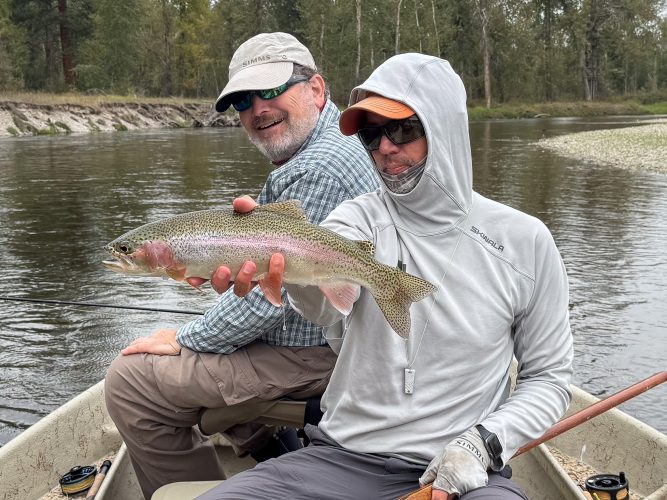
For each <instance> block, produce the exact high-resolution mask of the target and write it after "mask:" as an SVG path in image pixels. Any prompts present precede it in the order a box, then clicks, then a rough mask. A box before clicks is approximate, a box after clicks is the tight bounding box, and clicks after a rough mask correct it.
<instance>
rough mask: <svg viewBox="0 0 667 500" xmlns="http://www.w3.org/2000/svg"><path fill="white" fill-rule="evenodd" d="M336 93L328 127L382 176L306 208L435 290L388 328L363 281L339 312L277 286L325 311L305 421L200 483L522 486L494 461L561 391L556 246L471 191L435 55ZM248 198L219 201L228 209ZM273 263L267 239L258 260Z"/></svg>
mask: <svg viewBox="0 0 667 500" xmlns="http://www.w3.org/2000/svg"><path fill="white" fill-rule="evenodd" d="M350 103H351V107H350V108H348V109H347V110H346V111H345V112H343V114H342V116H341V119H340V126H341V130H342V131H343V133H345V134H348V135H349V134H352V133H358V135H359V138H360V139H361V141H362V143H363V144H364V145H365V147H366V149H367V150H368V151H369V154H370V155H371V157H372V158H373V161H374V163H375V166H376V170H377V171H378V173H379V174H380V176H381V177H382V179H383V181H384V186H383V188H382V189H381V190H379V191H376V192H374V193H369V194H366V195H362V196H360V197H358V198H355V199H354V200H351V201H347V202H344V203H343V204H342V205H340V206H339V207H338V208H336V209H335V210H334V211H333V212H332V213H331V214H330V215H329V216H328V217H327V218H326V220H325V221H324V222H323V223H322V225H323V226H325V227H327V228H329V229H331V230H333V231H336V232H337V233H339V234H341V235H343V236H345V237H347V238H350V239H352V240H368V241H371V242H373V244H374V246H375V258H376V259H377V260H378V261H380V262H382V263H385V264H389V265H392V266H396V265H398V266H399V267H403V268H404V269H405V270H406V271H407V272H408V273H410V274H413V275H415V276H419V277H421V278H423V279H426V280H428V281H430V282H431V283H433V284H435V285H437V288H438V291H437V292H435V293H434V294H433V295H431V296H430V297H427V298H426V299H424V300H422V301H420V302H417V303H414V304H413V305H412V307H411V310H410V313H411V317H412V328H411V333H410V336H409V338H408V339H403V338H401V337H399V336H398V335H397V334H396V333H395V332H394V331H393V330H392V329H391V327H390V326H389V324H388V323H387V322H386V320H385V319H384V316H383V314H382V312H381V311H380V309H379V308H378V306H377V304H376V303H375V301H374V299H373V297H372V296H371V295H370V293H369V292H368V291H367V290H366V289H357V293H356V296H357V297H358V298H357V300H356V301H355V302H354V307H353V309H352V312H351V313H350V314H348V315H344V314H343V313H341V312H339V311H338V310H337V309H336V308H335V307H334V306H333V305H332V304H331V303H330V302H329V301H328V300H327V299H326V297H325V296H324V295H323V294H322V293H321V292H320V291H319V290H318V288H317V287H306V288H304V287H299V286H294V285H286V288H287V291H288V294H289V299H290V303H291V304H292V305H293V307H294V308H295V309H296V310H297V311H299V312H300V313H301V314H303V316H304V317H306V318H308V319H309V320H311V321H313V322H315V323H317V324H320V325H323V326H327V327H328V329H327V339H328V341H329V343H330V345H331V346H332V347H333V348H334V349H335V350H337V351H338V352H339V356H338V361H337V363H336V366H335V368H334V371H333V374H332V377H331V381H330V382H329V386H328V388H327V390H326V392H325V394H324V396H323V398H322V410H323V411H324V417H323V418H322V421H321V422H320V424H319V427H317V428H315V427H309V428H308V429H307V432H308V433H309V436H310V437H311V440H312V442H313V445H311V446H309V447H307V448H304V449H302V450H299V451H296V452H293V453H289V454H287V455H284V456H282V457H280V458H278V459H275V460H271V461H269V462H266V463H264V464H260V465H258V466H257V467H255V468H254V469H253V470H251V471H247V472H245V473H242V474H239V475H237V476H235V477H234V478H232V479H230V480H228V481H225V482H224V483H222V484H221V485H219V486H217V487H216V488H214V489H212V490H210V491H209V492H207V493H206V494H205V495H204V496H203V497H202V498H207V499H208V498H250V497H264V498H337V499H340V498H383V499H384V498H386V499H396V498H397V497H398V496H400V495H402V494H405V493H407V492H409V491H411V490H414V489H415V488H417V487H418V485H419V484H422V485H424V484H429V483H433V497H432V498H434V499H448V498H455V496H456V495H462V496H463V498H464V499H473V498H474V499H480V498H507V499H510V498H524V497H523V495H522V493H521V492H520V491H519V490H518V488H517V487H516V485H515V484H514V483H512V482H511V481H510V480H508V479H506V478H505V477H503V476H506V475H507V474H502V475H501V474H499V473H498V472H499V471H501V470H503V468H504V467H505V464H506V463H507V461H508V460H509V459H510V458H511V457H512V455H513V454H514V453H515V452H516V451H517V450H518V449H519V448H520V447H521V446H522V445H524V444H526V443H528V442H529V441H531V440H533V439H535V438H537V437H539V436H541V435H542V434H543V433H544V432H545V431H546V430H548V429H549V427H550V426H551V425H553V424H554V423H555V422H556V421H557V420H558V419H559V418H560V417H561V416H562V414H563V413H564V412H565V410H566V408H567V406H568V403H569V400H570V396H571V393H570V390H569V382H570V377H571V372H572V338H571V333H570V327H569V318H568V284H567V277H566V272H565V267H564V265H563V262H562V260H561V258H560V255H559V252H558V249H557V248H556V245H555V243H554V241H553V238H552V236H551V234H550V233H549V231H548V229H547V228H546V227H545V225H544V224H543V223H542V222H540V221H539V220H538V219H536V218H534V217H531V216H529V215H526V214H524V213H522V212H519V211H517V210H514V209H512V208H510V207H508V206H505V205H502V204H500V203H496V202H494V201H491V200H489V199H487V198H485V197H483V196H481V195H479V194H478V193H475V192H474V191H473V190H472V164H471V163H472V162H471V153H470V143H469V137H468V119H467V111H466V95H465V89H464V86H463V83H462V82H461V79H460V78H459V77H458V75H457V74H456V73H455V72H454V71H453V69H452V68H451V66H450V64H449V63H448V62H447V61H444V60H442V59H439V58H435V57H430V56H425V55H421V54H402V55H398V56H395V57H392V58H391V59H389V60H387V61H386V62H385V63H383V64H382V65H381V66H380V67H379V68H377V69H376V70H375V71H374V72H373V74H372V75H371V76H370V77H369V78H368V80H367V81H366V82H364V84H362V85H360V86H359V87H357V88H356V89H354V90H353V92H352V96H351V99H350ZM252 205H253V202H252V201H251V200H248V199H240V200H236V202H235V208H236V209H237V210H239V211H247V210H250V209H252ZM283 265H284V260H283V258H282V256H281V255H279V254H276V255H274V258H273V259H272V266H273V267H272V273H273V274H272V275H273V276H275V275H278V276H280V273H281V271H282V266H283ZM239 279H240V278H239V277H237V283H236V287H237V293H242V291H243V286H240V284H239V282H238V280H239ZM249 286H250V283H248V287H249ZM513 356H516V359H517V361H518V368H517V370H518V372H517V378H516V387H515V388H514V390H513V392H511V393H510V368H511V365H512V358H513ZM473 490H474V491H473Z"/></svg>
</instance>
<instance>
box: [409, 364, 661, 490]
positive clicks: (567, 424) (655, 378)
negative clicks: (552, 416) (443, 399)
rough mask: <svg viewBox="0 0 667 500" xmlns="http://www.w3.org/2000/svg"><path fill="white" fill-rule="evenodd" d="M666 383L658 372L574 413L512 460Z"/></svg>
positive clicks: (517, 453)
mask: <svg viewBox="0 0 667 500" xmlns="http://www.w3.org/2000/svg"><path fill="white" fill-rule="evenodd" d="M665 381H667V371H664V372H658V373H656V374H655V375H652V376H650V377H649V378H647V379H645V380H642V381H641V382H637V383H636V384H634V385H631V386H630V387H628V388H626V389H622V390H620V391H619V392H617V393H616V394H613V395H612V396H609V397H608V398H606V399H603V400H601V401H598V402H597V403H593V404H592V405H590V406H587V407H586V408H584V409H583V410H580V411H578V412H577V413H574V414H572V415H570V416H569V417H567V418H564V419H563V420H561V421H560V422H557V423H556V424H555V425H554V426H553V427H552V428H551V429H549V430H548V431H547V432H546V433H545V434H544V435H543V436H542V437H541V438H538V439H535V440H534V441H531V442H530V443H528V444H525V445H524V446H522V447H521V448H519V450H518V451H517V452H516V453H515V454H514V455H513V456H512V458H514V457H518V456H519V455H521V454H522V453H525V452H527V451H528V450H531V449H533V448H535V447H536V446H537V445H539V444H542V443H544V442H545V441H548V440H549V439H553V438H555V437H556V436H559V435H561V434H563V433H564V432H567V431H569V430H570V429H572V428H574V427H576V426H578V425H579V424H583V423H584V422H588V421H589V420H590V419H592V418H593V417H597V416H598V415H601V414H602V413H604V412H606V411H607V410H609V409H611V408H613V407H615V406H618V405H620V404H621V403H624V402H625V401H627V400H628V399H632V398H634V397H635V396H638V395H639V394H642V393H644V392H646V391H648V390H649V389H652V388H653V387H655V386H656V385H660V384H662V383H663V382H665ZM431 493H432V487H431V485H430V484H427V485H426V486H422V487H421V488H419V489H418V490H415V491H413V492H411V493H408V494H407V495H403V496H402V497H400V498H399V499H398V500H431Z"/></svg>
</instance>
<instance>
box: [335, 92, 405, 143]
mask: <svg viewBox="0 0 667 500" xmlns="http://www.w3.org/2000/svg"><path fill="white" fill-rule="evenodd" d="M366 113H375V114H376V115H380V116H382V117H384V118H389V119H390V120H403V119H404V118H408V117H410V116H412V115H414V114H415V112H414V111H413V110H412V108H409V107H408V106H406V105H405V104H403V103H402V102H398V101H394V100H392V99H387V98H386V97H382V96H379V95H374V96H371V97H367V98H366V99H362V100H361V101H359V102H358V103H356V104H353V105H352V106H350V107H349V108H347V109H346V110H345V111H343V112H342V113H341V115H340V120H339V122H338V125H339V127H340V131H341V132H342V133H343V135H352V134H356V133H357V132H358V131H359V129H360V128H361V127H363V126H364V125H365V123H366Z"/></svg>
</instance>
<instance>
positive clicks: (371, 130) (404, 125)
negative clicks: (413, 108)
mask: <svg viewBox="0 0 667 500" xmlns="http://www.w3.org/2000/svg"><path fill="white" fill-rule="evenodd" d="M382 134H384V135H386V136H387V138H388V139H389V140H390V141H391V142H392V143H393V144H396V145H397V146H401V145H402V144H407V143H409V142H412V141H416V140H417V139H419V138H420V137H424V135H426V132H425V131H424V126H423V125H422V122H420V121H419V118H417V116H416V115H412V116H410V117H408V118H405V119H403V120H392V121H390V122H388V123H385V124H384V125H381V126H379V127H364V128H362V129H359V131H358V132H357V136H358V137H359V140H360V141H361V144H362V145H363V146H364V147H365V148H366V150H367V151H375V150H376V149H378V148H379V147H380V141H381V140H382Z"/></svg>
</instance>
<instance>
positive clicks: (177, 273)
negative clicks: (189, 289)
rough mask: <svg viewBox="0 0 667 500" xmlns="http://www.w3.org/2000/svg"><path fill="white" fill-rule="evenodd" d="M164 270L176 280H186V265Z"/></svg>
mask: <svg viewBox="0 0 667 500" xmlns="http://www.w3.org/2000/svg"><path fill="white" fill-rule="evenodd" d="M164 272H165V273H166V274H167V276H169V277H170V278H171V279H173V280H175V281H185V267H183V266H172V267H168V268H166V269H165V270H164Z"/></svg>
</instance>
